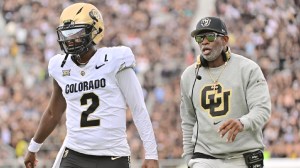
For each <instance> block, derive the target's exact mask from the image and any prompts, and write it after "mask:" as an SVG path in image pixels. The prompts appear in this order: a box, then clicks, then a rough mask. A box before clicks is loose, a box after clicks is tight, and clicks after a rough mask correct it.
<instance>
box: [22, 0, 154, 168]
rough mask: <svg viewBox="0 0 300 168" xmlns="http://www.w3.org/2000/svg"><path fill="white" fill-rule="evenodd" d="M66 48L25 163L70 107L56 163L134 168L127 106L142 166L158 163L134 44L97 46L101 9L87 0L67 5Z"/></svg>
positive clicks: (53, 66)
mask: <svg viewBox="0 0 300 168" xmlns="http://www.w3.org/2000/svg"><path fill="white" fill-rule="evenodd" d="M57 34H58V42H59V45H60V47H61V49H62V50H63V51H64V53H65V54H58V55H55V56H54V57H52V58H51V59H50V61H49V65H48V71H49V74H50V76H51V77H53V92H52V96H51V99H50V103H49V105H48V107H47V109H46V110H45V112H44V114H43V116H42V118H41V121H40V124H39V126H38V128H37V131H36V133H35V135H34V137H33V138H32V139H31V142H30V144H29V147H28V152H27V154H26V156H25V160H24V163H25V166H26V168H31V167H35V166H36V164H37V159H36V153H37V152H38V151H39V149H40V147H41V146H42V144H43V142H44V141H45V139H46V138H47V137H48V136H49V135H50V133H51V132H52V131H53V130H54V128H55V127H56V125H57V124H58V123H59V121H60V120H61V117H62V115H63V113H64V111H66V126H67V135H66V138H65V140H64V143H63V145H62V147H61V149H60V151H59V153H58V155H57V157H56V160H55V163H54V165H53V167H55V168H56V167H61V168H64V167H86V168H108V167H109V168H129V167H130V149H129V145H128V142H127V139H126V109H127V105H128V106H129V108H130V109H131V112H132V115H133V120H134V123H135V125H136V127H137V129H138V132H139V134H140V137H141V139H142V141H143V145H144V149H145V160H144V162H143V163H142V167H143V168H158V161H157V160H158V155H157V144H156V141H155V137H154V133H153V128H152V124H151V121H150V117H149V114H148V111H147V109H146V106H145V102H144V97H143V92H142V88H141V85H140V83H139V81H138V79H137V77H136V74H135V72H134V70H133V67H134V65H135V58H134V55H133V53H132V51H131V49H130V48H128V47H125V46H119V47H102V48H98V49H97V48H96V47H95V46H96V44H98V43H99V42H100V41H101V39H102V38H103V35H104V24H103V19H102V16H101V13H100V11H99V10H98V9H97V8H96V7H95V6H93V5H92V4H88V3H76V4H73V5H70V6H69V7H67V8H66V9H64V10H63V12H62V14H61V16H60V25H59V27H58V28H57Z"/></svg>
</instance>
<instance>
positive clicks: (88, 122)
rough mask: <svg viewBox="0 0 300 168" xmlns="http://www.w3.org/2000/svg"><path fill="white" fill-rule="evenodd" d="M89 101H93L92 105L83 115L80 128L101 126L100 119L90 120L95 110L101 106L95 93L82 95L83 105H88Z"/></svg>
mask: <svg viewBox="0 0 300 168" xmlns="http://www.w3.org/2000/svg"><path fill="white" fill-rule="evenodd" d="M89 99H91V100H92V104H91V105H90V106H89V107H88V109H87V110H86V111H83V112H82V113H81V119H80V127H93V126H99V125H100V119H95V120H88V116H89V115H90V114H91V113H93V112H95V110H96V109H97V108H98V106H99V97H98V96H97V95H96V94H95V93H86V94H84V95H82V97H81V99H80V103H81V105H82V106H83V105H87V102H88V100H89Z"/></svg>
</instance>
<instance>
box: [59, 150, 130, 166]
mask: <svg viewBox="0 0 300 168" xmlns="http://www.w3.org/2000/svg"><path fill="white" fill-rule="evenodd" d="M59 167H60V168H129V167H130V157H129V156H122V157H117V156H93V155H86V154H82V153H78V152H76V151H73V150H71V149H68V148H66V149H65V152H64V154H63V158H62V160H61V164H60V166H59Z"/></svg>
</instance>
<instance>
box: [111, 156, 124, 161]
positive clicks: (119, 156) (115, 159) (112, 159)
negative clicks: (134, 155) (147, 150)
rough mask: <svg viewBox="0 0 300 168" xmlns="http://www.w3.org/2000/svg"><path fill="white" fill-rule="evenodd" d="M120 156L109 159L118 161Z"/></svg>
mask: <svg viewBox="0 0 300 168" xmlns="http://www.w3.org/2000/svg"><path fill="white" fill-rule="evenodd" d="M121 157H122V156H116V157H114V156H112V157H111V160H116V159H119V158H121Z"/></svg>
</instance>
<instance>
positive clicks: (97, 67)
mask: <svg viewBox="0 0 300 168" xmlns="http://www.w3.org/2000/svg"><path fill="white" fill-rule="evenodd" d="M104 65H105V64H102V65H99V66H98V65H96V66H95V68H96V69H99V68H101V67H103V66H104Z"/></svg>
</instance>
